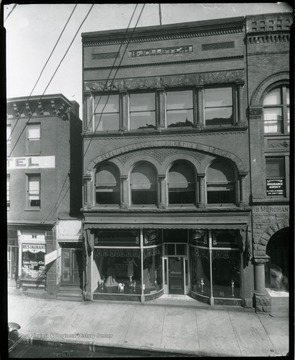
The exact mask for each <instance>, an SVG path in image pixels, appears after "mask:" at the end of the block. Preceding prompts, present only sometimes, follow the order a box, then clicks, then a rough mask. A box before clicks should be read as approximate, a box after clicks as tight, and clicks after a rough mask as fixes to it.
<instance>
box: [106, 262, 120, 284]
mask: <svg viewBox="0 0 295 360" xmlns="http://www.w3.org/2000/svg"><path fill="white" fill-rule="evenodd" d="M105 286H107V287H111V286H118V283H117V281H116V279H115V268H114V266H111V267H110V268H108V271H107V279H106V282H105Z"/></svg>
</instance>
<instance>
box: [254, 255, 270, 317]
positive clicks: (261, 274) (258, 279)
mask: <svg viewBox="0 0 295 360" xmlns="http://www.w3.org/2000/svg"><path fill="white" fill-rule="evenodd" d="M268 260H269V257H268V256H267V255H265V256H261V257H255V258H254V259H253V261H254V286H255V288H254V300H255V310H256V312H270V309H271V301H270V296H269V294H268V293H267V291H266V289H265V264H266V263H267V262H268Z"/></svg>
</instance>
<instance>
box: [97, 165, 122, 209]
mask: <svg viewBox="0 0 295 360" xmlns="http://www.w3.org/2000/svg"><path fill="white" fill-rule="evenodd" d="M104 166H109V167H111V168H112V169H114V173H115V174H113V175H114V177H115V178H116V181H117V185H116V186H112V187H111V186H110V188H111V189H112V190H111V191H99V189H98V188H99V185H97V182H96V176H97V173H98V172H99V171H100V170H101V169H103V168H104ZM100 168H101V169H100ZM104 169H105V168H104ZM94 178H95V181H94V198H95V199H94V203H95V206H116V207H118V206H120V204H121V191H120V190H121V189H120V172H119V170H118V168H117V167H116V166H115V165H113V164H110V163H106V164H102V165H101V166H98V167H97V168H96V171H95V173H94ZM105 187H106V186H105ZM103 188H104V187H103V186H101V189H102V190H103ZM98 192H100V193H106V192H108V193H109V192H112V193H117V194H116V197H118V199H117V200H118V201H116V202H98V201H97V193H98Z"/></svg>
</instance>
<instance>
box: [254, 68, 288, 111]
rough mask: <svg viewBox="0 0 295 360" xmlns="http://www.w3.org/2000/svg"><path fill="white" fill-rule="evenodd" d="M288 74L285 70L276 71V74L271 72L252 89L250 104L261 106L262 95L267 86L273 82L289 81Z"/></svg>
mask: <svg viewBox="0 0 295 360" xmlns="http://www.w3.org/2000/svg"><path fill="white" fill-rule="evenodd" d="M289 80H290V74H289V72H287V71H282V72H278V73H276V74H272V75H270V76H268V77H267V78H266V79H264V80H263V81H262V82H261V83H260V84H259V85H258V86H257V88H256V89H255V90H254V92H253V94H252V96H251V100H250V106H251V107H252V106H262V97H263V94H264V92H265V91H266V90H267V88H268V87H269V86H270V85H272V84H275V83H277V82H289Z"/></svg>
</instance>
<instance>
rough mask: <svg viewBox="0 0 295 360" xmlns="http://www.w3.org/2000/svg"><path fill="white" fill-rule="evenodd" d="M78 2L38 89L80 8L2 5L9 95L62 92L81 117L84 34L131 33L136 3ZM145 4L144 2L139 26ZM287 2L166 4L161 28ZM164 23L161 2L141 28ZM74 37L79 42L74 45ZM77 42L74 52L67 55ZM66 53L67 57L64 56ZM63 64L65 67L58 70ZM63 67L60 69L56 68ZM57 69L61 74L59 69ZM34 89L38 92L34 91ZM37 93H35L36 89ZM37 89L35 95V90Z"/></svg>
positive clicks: (150, 7) (275, 8)
mask: <svg viewBox="0 0 295 360" xmlns="http://www.w3.org/2000/svg"><path fill="white" fill-rule="evenodd" d="M91 5H92V4H85V3H83V4H78V5H77V7H76V9H75V11H74V12H73V15H72V17H71V19H70V21H69V22H68V24H67V27H66V29H65V31H64V33H63V35H62V37H61V38H60V40H59V42H58V44H57V46H56V48H55V50H54V52H53V54H52V56H51V58H50V60H49V62H48V64H47V65H46V67H45V69H44V71H43V73H42V75H41V77H40V80H39V81H38V83H37V85H36V87H35V84H36V82H37V80H38V78H39V76H40V74H41V71H42V69H43V67H44V65H45V63H46V61H47V60H48V57H49V55H50V53H51V52H52V50H53V48H54V46H55V44H56V42H57V40H58V38H59V36H60V34H61V32H62V29H63V27H64V26H65V24H66V22H67V21H68V18H69V16H70V14H71V12H72V10H73V9H74V6H75V4H50V3H48V4H24V5H18V4H17V5H16V6H15V4H8V5H4V6H3V12H4V13H3V19H4V28H5V30H6V97H7V98H14V97H29V96H30V95H32V96H43V94H45V95H46V94H62V95H64V96H65V97H66V98H67V99H69V100H71V101H72V100H75V101H77V102H78V103H79V105H80V117H81V114H82V42H81V33H84V32H91V31H102V30H111V29H126V28H127V26H128V23H129V21H130V19H131V15H132V12H133V10H134V8H135V6H136V4H115V3H114V4H113V3H112V4H95V5H94V6H93V8H92V9H91V11H90V13H89V15H88V17H87V18H86V20H85V21H84V23H83V25H82V27H81V28H80V30H79V31H78V33H77V35H76V37H74V36H75V34H76V32H77V30H78V29H79V27H80V25H81V24H82V22H83V20H84V18H85V16H86V15H87V13H88V11H89V10H90V8H91ZM143 5H144V4H142V3H141V4H139V5H138V7H137V10H136V12H135V15H134V18H133V21H132V22H131V25H130V27H134V26H135V24H136V22H137V20H138V17H139V14H140V11H141V9H142V7H143ZM292 11H293V9H292V7H291V6H290V5H288V3H285V2H270V3H265V2H264V3H221V2H219V3H218V2H217V3H199V2H194V3H181V4H180V3H171V4H169V3H163V4H161V20H162V25H166V24H173V23H183V22H189V21H199V20H209V19H218V18H226V17H236V16H245V15H252V14H261V13H273V12H292ZM152 25H160V16H159V4H155V3H150V4H149V3H148V4H145V7H144V9H143V12H142V15H141V17H140V19H139V22H138V24H137V27H143V26H152ZM73 39H74V41H73ZM72 41H73V43H72V45H71V47H70V49H69V51H68V52H67V54H66V51H67V49H68V47H69V45H70V43H71V42H72ZM65 54H66V56H65ZM59 63H60V66H59V67H58V65H59ZM57 68H58V70H57ZM56 70H57V71H56ZM34 87H35V88H34ZM33 89H34V91H33ZM32 91H33V92H32Z"/></svg>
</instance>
